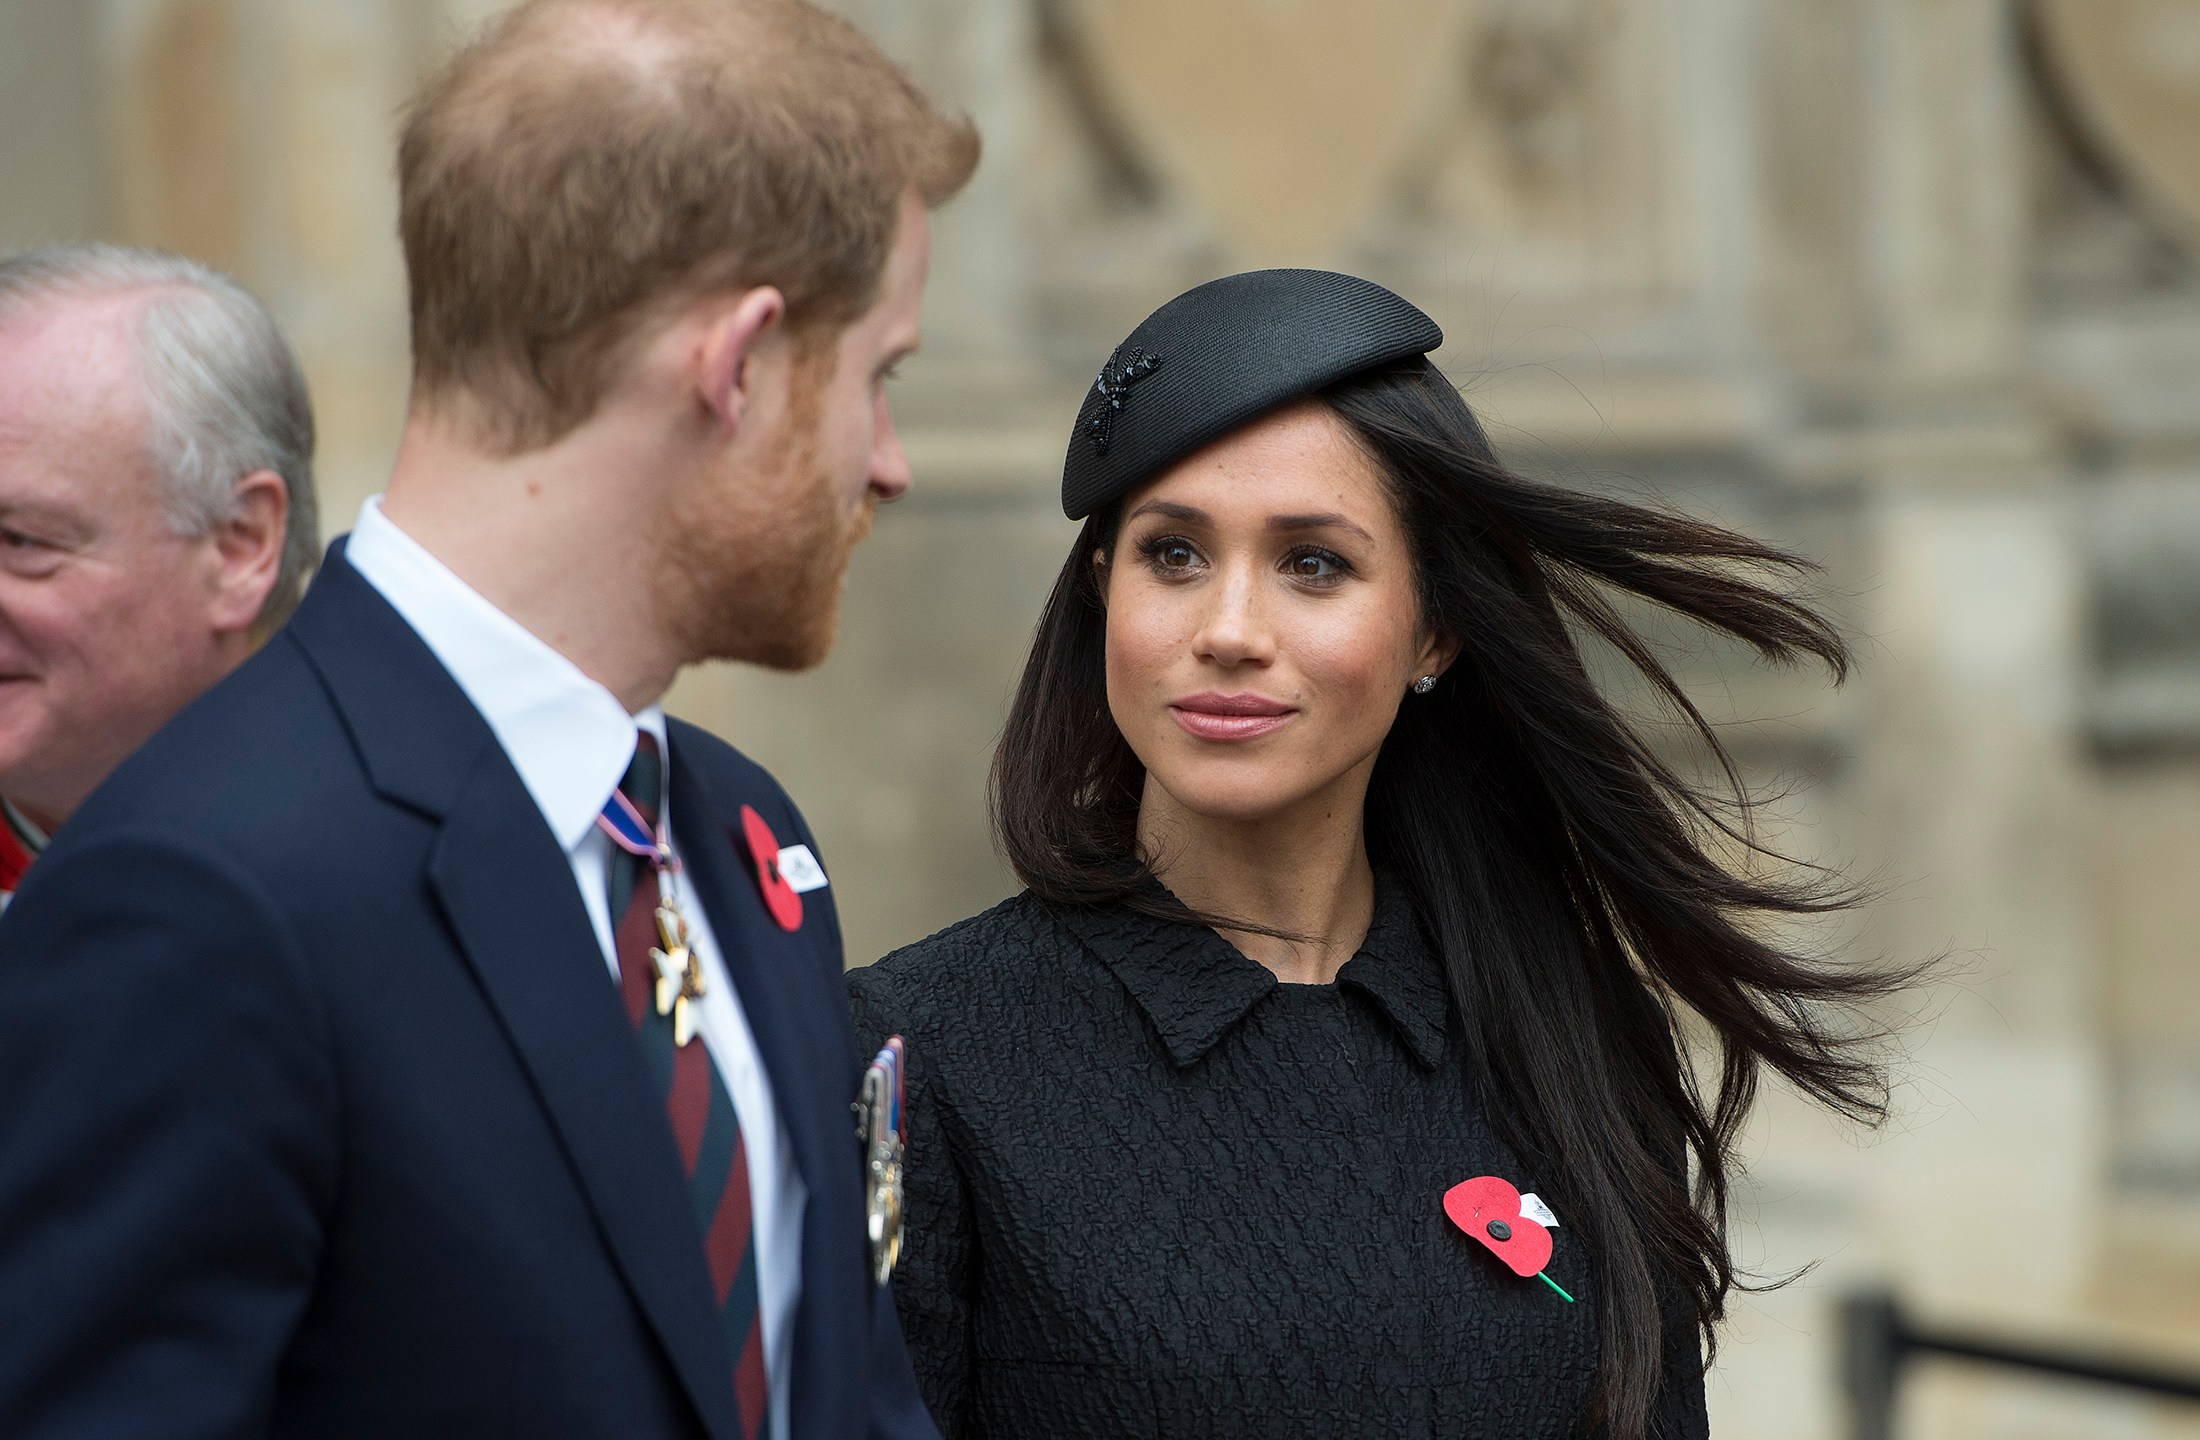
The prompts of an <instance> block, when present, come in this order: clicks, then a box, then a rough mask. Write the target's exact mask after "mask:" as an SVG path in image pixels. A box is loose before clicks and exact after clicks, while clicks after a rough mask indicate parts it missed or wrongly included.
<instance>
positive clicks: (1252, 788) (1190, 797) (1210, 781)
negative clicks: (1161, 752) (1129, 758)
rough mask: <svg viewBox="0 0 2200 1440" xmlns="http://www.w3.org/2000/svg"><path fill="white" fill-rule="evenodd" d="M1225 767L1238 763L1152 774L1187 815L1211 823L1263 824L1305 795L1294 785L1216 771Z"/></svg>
mask: <svg viewBox="0 0 2200 1440" xmlns="http://www.w3.org/2000/svg"><path fill="white" fill-rule="evenodd" d="M1225 768H1232V769H1234V768H1237V767H1217V766H1205V765H1203V766H1199V767H1197V770H1196V771H1195V772H1194V773H1190V774H1173V775H1166V776H1160V775H1157V776H1155V777H1154V778H1155V779H1156V780H1157V781H1158V782H1159V784H1160V786H1161V788H1162V789H1163V790H1166V791H1167V792H1168V794H1169V798H1170V799H1171V800H1173V801H1175V802H1176V808H1177V809H1178V810H1179V811H1180V812H1182V814H1183V815H1184V817H1185V818H1186V819H1188V820H1193V821H1199V822H1205V823H1208V824H1214V825H1259V824H1263V823H1265V822H1268V821H1271V820H1276V819H1279V818H1280V817H1282V816H1284V815H1286V814H1288V813H1289V812H1290V811H1291V810H1292V809H1293V808H1294V807H1296V806H1297V805H1299V804H1301V803H1302V802H1304V801H1305V799H1306V798H1307V795H1306V791H1305V790H1304V789H1302V788H1301V787H1299V786H1296V785H1294V786H1290V787H1288V788H1286V787H1284V786H1280V785H1277V784H1275V783H1273V782H1272V781H1270V782H1268V783H1262V782H1261V781H1260V780H1259V779H1258V778H1257V777H1252V776H1247V775H1245V774H1243V773H1238V774H1227V773H1222V774H1218V773H1215V771H1217V770H1221V769H1225ZM1149 773H1151V772H1149Z"/></svg>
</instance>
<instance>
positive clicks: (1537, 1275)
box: [1535, 1270, 1574, 1305]
mask: <svg viewBox="0 0 2200 1440" xmlns="http://www.w3.org/2000/svg"><path fill="white" fill-rule="evenodd" d="M1535 1278H1536V1279H1538V1280H1541V1281H1542V1282H1543V1283H1544V1284H1546V1285H1548V1286H1550V1287H1551V1288H1552V1289H1553V1290H1557V1291H1558V1293H1559V1295H1560V1297H1561V1298H1562V1299H1564V1300H1565V1302H1566V1303H1567V1304H1569V1305H1571V1304H1573V1303H1574V1297H1573V1296H1571V1295H1568V1294H1567V1293H1566V1292H1565V1291H1564V1290H1562V1289H1559V1284H1558V1282H1557V1281H1556V1280H1553V1279H1552V1278H1551V1277H1550V1276H1548V1275H1546V1274H1544V1273H1543V1272H1542V1271H1541V1270H1538V1271H1536V1272H1535Z"/></svg>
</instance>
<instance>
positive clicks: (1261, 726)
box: [1169, 690, 1299, 740]
mask: <svg viewBox="0 0 2200 1440" xmlns="http://www.w3.org/2000/svg"><path fill="white" fill-rule="evenodd" d="M1169 713H1170V714H1171V715H1172V716H1174V717H1176V723H1177V724H1179V725H1181V726H1183V727H1184V731H1185V733H1186V734H1188V735H1192V736H1195V737H1197V738H1198V739H1201V740H1251V739H1254V738H1255V737H1257V736H1261V735H1266V734H1268V733H1269V732H1271V731H1273V730H1277V729H1280V728H1282V727H1283V726H1284V725H1285V724H1287V723H1288V722H1289V721H1290V719H1291V717H1292V716H1294V715H1296V714H1298V713H1299V712H1298V711H1296V710H1294V709H1292V708H1291V707H1290V706H1289V705H1286V704H1284V703H1283V702H1282V701H1280V700H1270V699H1269V698H1268V697H1267V696H1265V695H1221V694H1217V693H1216V692H1214V691H1211V690H1210V691H1208V692H1206V693H1205V694H1202V695H1187V696H1185V697H1184V698H1183V699H1181V700H1179V701H1177V702H1176V703H1175V704H1173V705H1171V706H1170V707H1169Z"/></svg>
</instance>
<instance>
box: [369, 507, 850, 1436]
mask: <svg viewBox="0 0 2200 1440" xmlns="http://www.w3.org/2000/svg"><path fill="white" fill-rule="evenodd" d="M344 558H345V559H346V560H348V561H350V562H351V566H352V568H353V569H355V570H357V571H358V572H359V573H360V574H361V575H363V576H365V577H366V580H367V583H368V584H370V585H372V586H373V587H374V588H375V589H376V590H378V591H380V592H381V593H382V598H383V599H385V600H387V601H389V602H390V604H391V606H393V607H394V608H395V609H396V611H397V613H398V614H400V615H402V616H404V617H405V621H406V623H407V624H409V625H411V626H412V628H413V629H414V630H415V631H416V632H417V633H418V634H419V636H420V638H421V639H422V640H424V641H426V642H427V646H428V648H429V649H430V650H432V651H434V652H435V657H436V659H438V660H440V661H442V662H443V668H444V669H446V670H448V671H449V672H450V673H451V678H452V679H454V680H456V681H457V682H458V684H459V688H460V689H462V690H464V691H465V692H466V697H467V698H468V699H469V700H471V701H473V703H474V708H475V709H477V710H479V711H480V712H481V716H482V718H483V719H484V720H487V721H488V722H489V728H490V729H491V730H493V731H495V732H496V737H497V741H498V743H499V744H501V745H502V746H503V747H504V753H505V754H506V755H507V756H509V757H510V759H511V761H512V768H513V769H515V770H517V771H518V772H519V778H520V780H521V781H522V782H523V783H524V784H525V785H526V786H527V793H528V794H530V795H532V796H533V797H534V800H535V804H536V806H537V808H539V809H540V810H541V811H542V818H543V820H544V822H545V823H546V824H548V825H549V827H550V833H551V834H552V835H554V836H556V837H557V841H558V844H559V845H560V846H562V847H563V848H564V850H565V853H566V857H567V858H568V859H569V860H570V861H571V862H572V865H573V883H574V884H575V885H577V886H579V887H580V893H581V903H582V904H583V905H585V906H587V907H588V918H589V920H590V921H591V922H593V923H594V925H595V927H596V942H597V944H598V945H599V946H601V947H602V949H603V956H604V964H605V965H606V966H607V967H608V969H609V972H610V980H611V983H612V984H613V985H614V986H616V985H617V984H618V976H619V960H618V951H617V947H616V945H615V943H614V941H613V939H612V919H611V906H610V902H609V900H608V898H607V896H606V894H605V891H606V888H607V887H608V884H609V880H608V878H607V877H608V872H609V866H610V858H611V841H610V838H609V837H608V836H606V835H605V834H604V833H603V832H602V830H600V829H599V828H598V827H597V825H596V816H597V815H598V814H599V813H600V812H601V811H602V810H603V807H604V803H605V802H606V801H608V800H609V799H610V798H611V792H612V791H613V790H614V789H616V788H617V787H618V783H619V780H620V779H621V777H623V776H624V775H625V774H626V767H627V765H628V763H629V762H630V761H631V760H632V759H633V758H634V746H635V742H636V737H637V736H638V735H639V734H640V732H641V731H643V730H647V731H648V732H649V733H650V734H652V735H654V736H656V737H657V744H658V747H659V751H660V753H662V754H663V756H664V759H665V767H666V768H665V774H666V777H667V784H666V794H665V807H664V809H663V811H662V812H661V813H662V816H663V819H664V821H665V823H666V824H667V825H669V824H671V823H672V820H673V815H672V809H671V785H670V776H671V773H672V771H671V764H672V751H671V748H670V747H669V746H667V745H666V743H665V716H664V711H662V710H660V709H659V708H658V707H656V706H654V705H652V706H650V707H649V708H648V709H646V710H644V711H642V712H641V713H640V714H639V715H629V714H628V713H627V711H626V707H625V706H624V705H622V704H620V703H619V700H618V697H616V696H614V695H613V694H612V693H611V692H610V691H609V690H606V689H605V688H604V687H603V686H601V685H599V684H597V683H596V682H595V681H593V680H591V679H589V678H588V677H587V676H586V675H584V674H582V673H581V671H580V669H579V667H577V666H575V665H574V664H573V662H572V661H570V660H568V659H566V658H565V657H564V656H563V655H560V654H559V653H558V652H557V651H555V650H553V649H551V648H550V646H549V645H547V644H545V643H544V642H543V641H542V640H541V639H539V638H537V637H536V636H535V635H534V634H533V632H531V631H529V630H528V629H526V628H525V627H524V626H522V625H521V624H520V623H519V622H518V621H516V620H514V619H512V617H511V616H509V615H506V614H505V613H504V612H503V611H501V610H499V609H497V608H496V606H494V605H492V604H490V603H489V601H488V600H486V599H485V598H483V596H482V595H481V593H480V592H479V591H477V590H475V589H474V588H473V587H472V586H470V585H468V584H467V583H466V582H465V581H463V580H461V579H459V578H458V576H456V575H454V574H452V573H451V571H450V569H449V568H448V567H446V566H445V565H444V564H443V563H442V562H441V561H440V560H437V559H436V558H435V557H434V556H433V555H430V554H429V553H428V552H427V551H426V550H425V549H423V548H421V546H420V544H419V542H418V541H416V540H414V539H413V538H412V537H411V536H409V535H407V534H406V533H405V532H404V531H402V530H400V529H398V528H397V526H396V525H395V524H393V523H392V522H391V521H390V520H389V519H387V518H386V517H385V516H384V515H383V514H382V502H381V499H380V497H379V496H377V497H374V498H371V499H369V500H368V501H367V503H366V504H365V505H364V506H362V507H361V508H360V511H359V523H358V524H357V525H355V526H354V527H353V528H352V532H351V539H350V540H349V541H348V542H347V543H346V545H345V547H344ZM673 883H674V887H675V893H676V895H677V897H678V899H679V903H680V909H681V912H682V913H683V914H685V915H686V917H687V920H688V926H689V934H690V939H691V944H690V946H689V948H690V950H691V951H692V952H693V953H694V954H695V955H696V956H697V957H698V958H699V959H700V960H701V962H702V966H703V974H704V982H705V988H704V992H703V1005H702V1019H701V1025H700V1029H701V1032H702V1036H703V1040H704V1042H705V1043H706V1044H708V1045H709V1046H710V1054H711V1059H712V1060H713V1061H715V1062H716V1064H717V1067H718V1074H719V1076H720V1078H721V1079H723V1080H724V1081H725V1085H726V1092H727V1094H728V1095H730V1096H731V1097H732V1099H733V1109H734V1114H735V1115H736V1116H737V1117H738V1118H739V1120H740V1122H741V1138H742V1140H743V1142H744V1144H745V1146H746V1149H747V1151H748V1170H749V1195H750V1199H751V1203H752V1206H753V1213H754V1217H755V1225H756V1236H755V1245H756V1272H757V1295H758V1303H759V1305H760V1306H761V1308H762V1311H763V1321H764V1363H765V1367H766V1369H767V1371H768V1373H769V1374H770V1376H771V1387H772V1397H773V1405H772V1408H771V1416H772V1435H773V1437H774V1440H788V1431H787V1423H788V1422H787V1395H788V1393H789V1391H788V1382H789V1378H790V1377H791V1376H792V1374H793V1363H792V1362H793V1355H792V1353H791V1345H790V1341H791V1339H792V1332H791V1326H792V1324H793V1321H794V1312H795V1305H796V1302H797V1300H798V1299H799V1297H800V1295H801V1291H802V1211H803V1207H804V1205H805V1204H807V1203H808V1199H809V1192H808V1190H807V1189H806V1188H805V1187H804V1185H803V1183H802V1177H801V1175H800V1174H798V1173H797V1172H796V1170H795V1167H794V1156H793V1154H792V1152H790V1151H789V1149H788V1148H787V1137H786V1133H785V1131H784V1129H783V1128H782V1127H781V1125H780V1123H779V1111H778V1108H777V1106H776V1105H775V1104H774V1102H773V1099H772V1087H771V1077H770V1076H769V1075H767V1074H766V1073H765V1071H764V1067H763V1064H762V1062H761V1061H760V1060H759V1059H758V1057H757V1053H756V1038H755V1036H754V1035H752V1034H751V1033H750V1031H749V1022H748V1017H747V1016H746V1015H745V1014H744V1013H743V1012H742V1009H741V1000H740V997H739V996H737V995H736V994H734V991H733V983H732V981H731V980H730V979H728V978H727V975H726V971H725V966H724V965H723V964H722V963H720V960H719V955H718V944H717V941H716V939H715V937H713V935H712V934H711V928H710V917H709V915H707V914H706V913H705V912H704V910H703V906H702V902H701V900H700V898H699V897H698V896H697V895H696V894H695V892H694V890H693V888H692V887H691V886H690V884H689V882H688V879H687V876H686V874H685V872H684V871H683V872H680V873H679V874H678V875H676V877H675V879H674V882H673ZM698 1258H700V1257H698Z"/></svg>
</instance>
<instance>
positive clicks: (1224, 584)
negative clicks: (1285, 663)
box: [1194, 566, 1276, 665]
mask: <svg viewBox="0 0 2200 1440" xmlns="http://www.w3.org/2000/svg"><path fill="white" fill-rule="evenodd" d="M1205 598H1206V600H1207V606H1206V612H1205V613H1204V614H1203V615H1202V616H1201V617H1200V627H1199V634H1198V635H1197V637H1196V638H1195V640H1194V644H1195V647H1196V648H1197V650H1198V652H1199V656H1200V658H1201V659H1203V660H1210V661H1212V662H1214V663H1215V664H1217V665H1265V664H1268V663H1269V662H1270V661H1272V660H1274V659H1275V658H1276V637H1275V632H1274V630H1273V628H1272V627H1271V625H1270V623H1269V616H1268V614H1267V607H1266V606H1265V605H1264V604H1263V603H1262V593H1261V586H1260V582H1259V578H1258V577H1257V576H1256V575H1254V574H1252V573H1251V567H1249V566H1247V567H1239V566H1231V567H1227V568H1225V569H1224V570H1223V571H1222V573H1221V574H1220V575H1218V576H1217V577H1216V583H1214V584H1212V585H1209V586H1208V587H1207V589H1206V597H1205Z"/></svg>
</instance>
